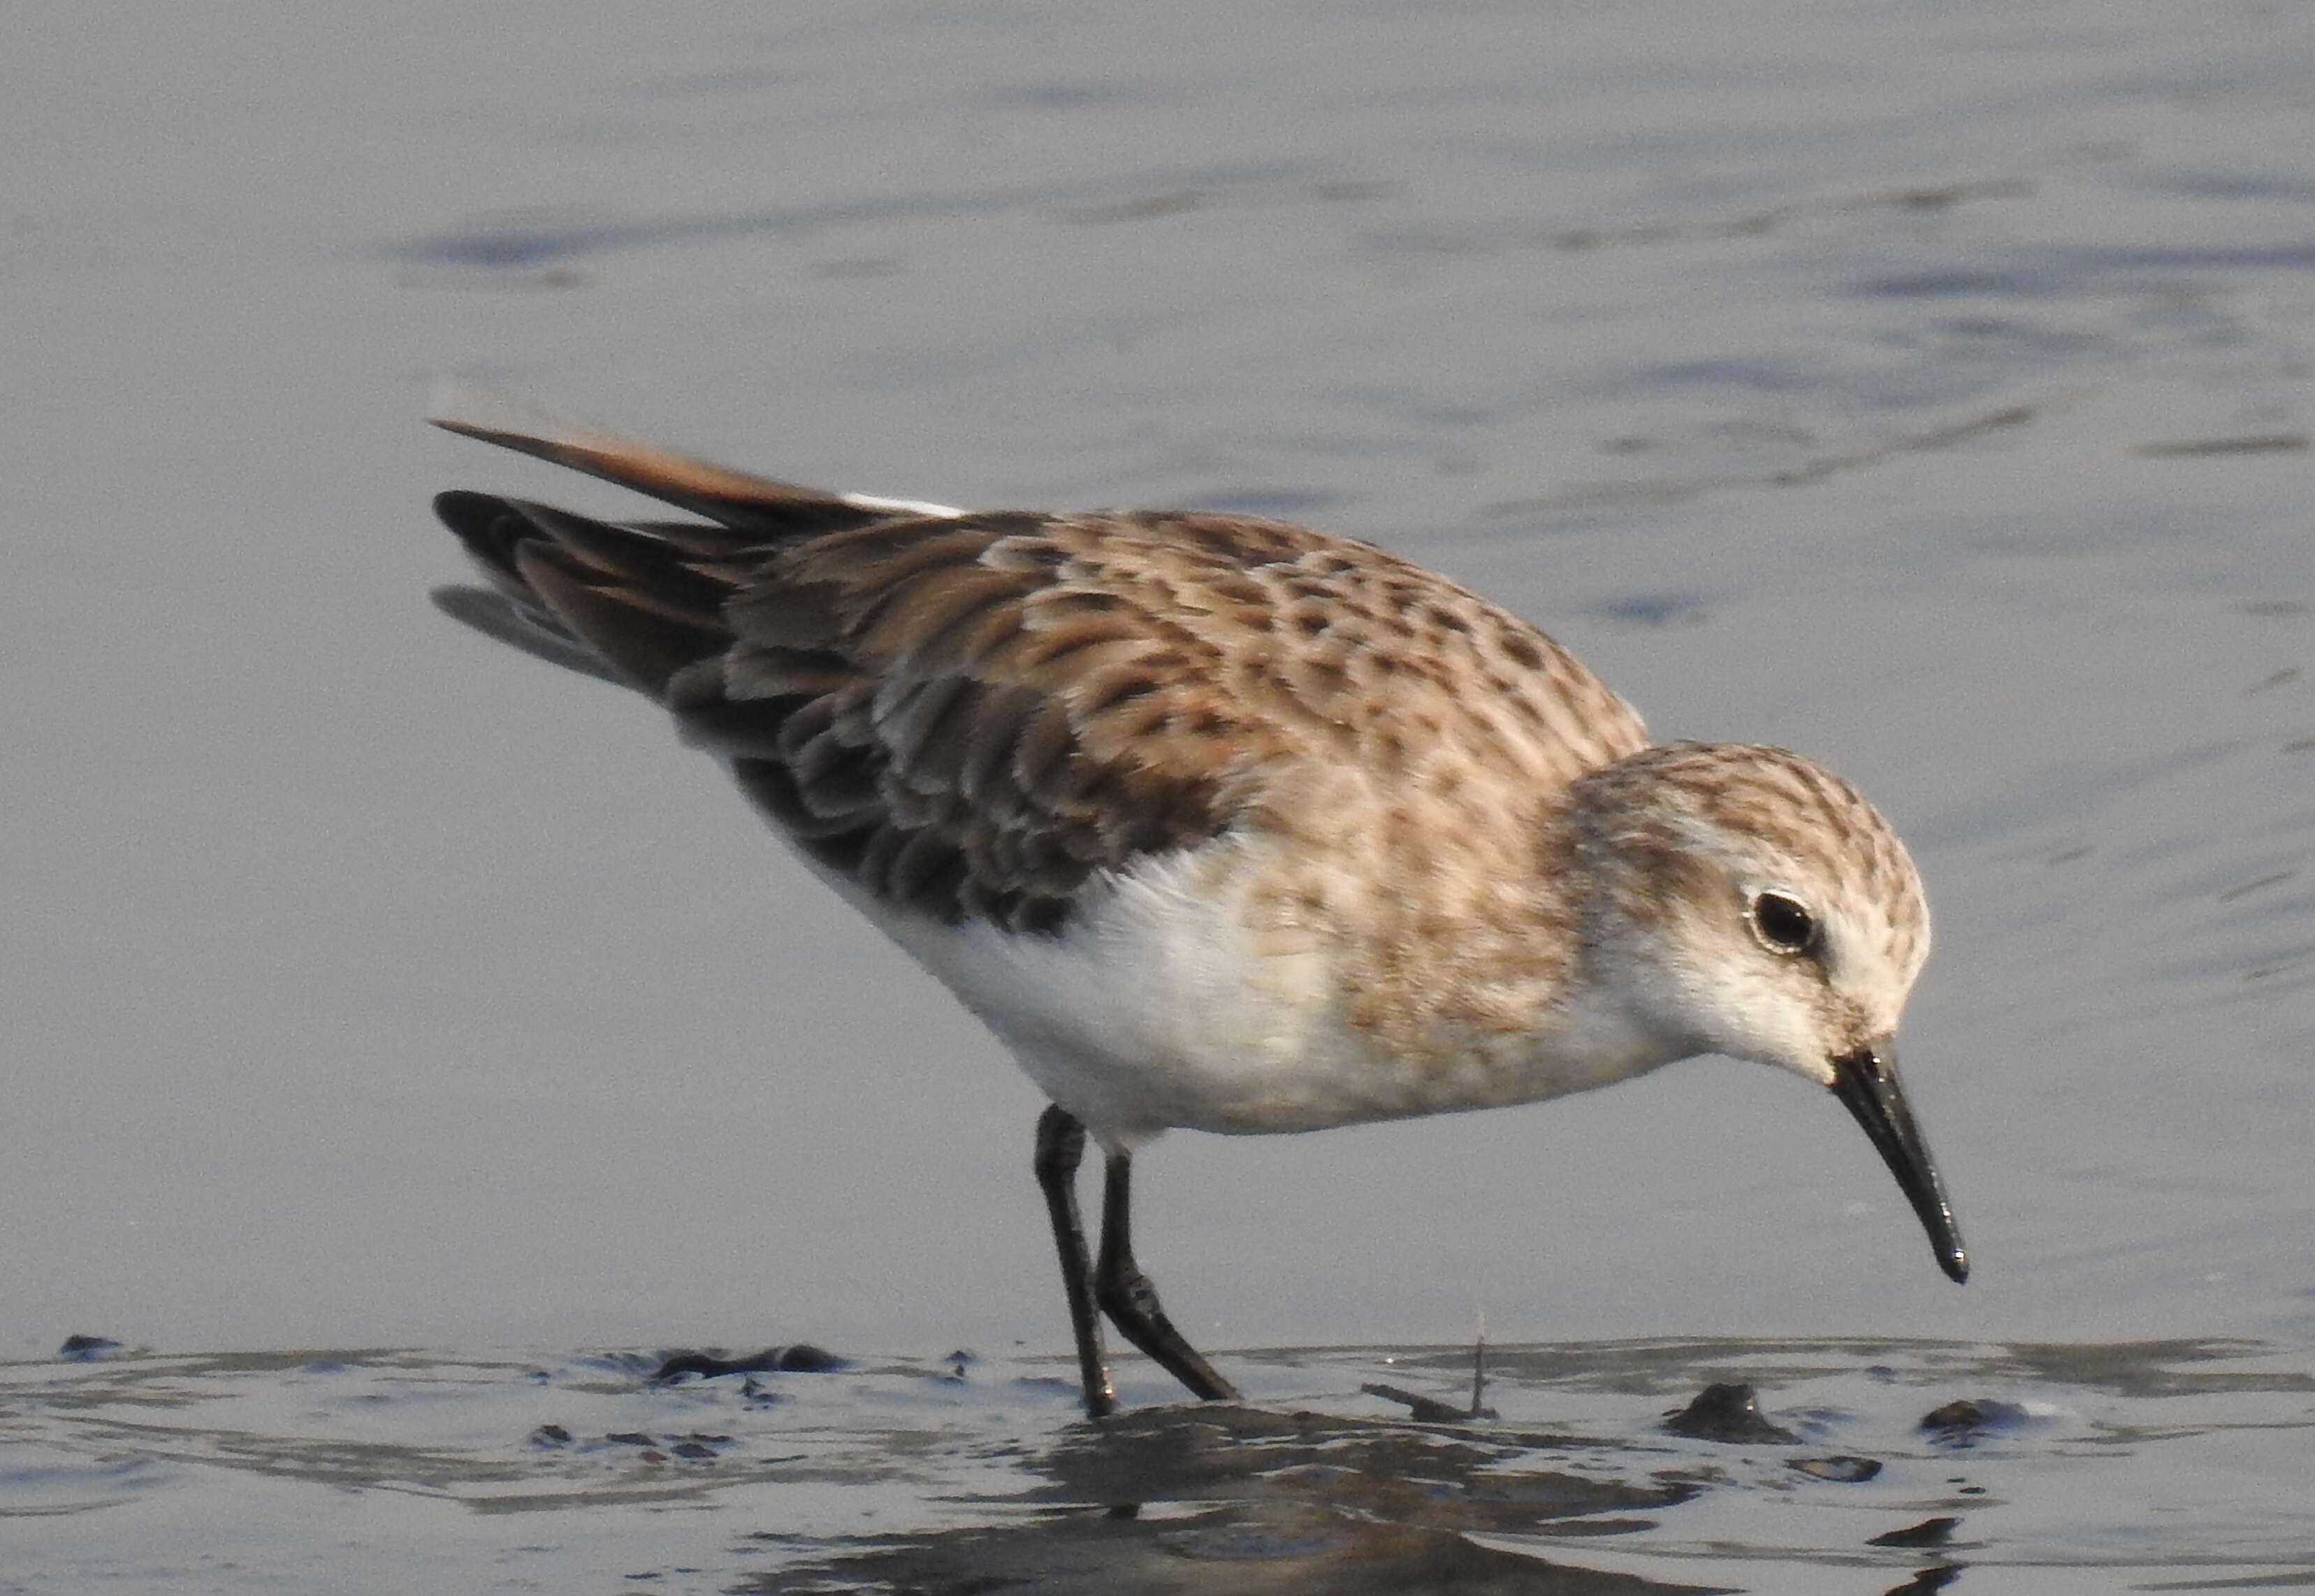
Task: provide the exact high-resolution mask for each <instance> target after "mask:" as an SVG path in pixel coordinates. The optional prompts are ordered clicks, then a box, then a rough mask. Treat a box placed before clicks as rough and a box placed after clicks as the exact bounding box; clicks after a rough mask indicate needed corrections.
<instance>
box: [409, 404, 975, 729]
mask: <svg viewBox="0 0 2315 1596" xmlns="http://www.w3.org/2000/svg"><path fill="white" fill-rule="evenodd" d="M431 419H432V420H433V421H434V424H435V425H436V426H439V427H442V428H445V429H447V430H449V431H452V432H457V433H459V434H461V435H463V436H465V437H468V438H477V439H482V440H483V441H484V442H486V443H494V444H497V445H499V446H500V447H501V448H510V449H513V450H515V451H516V452H518V453H520V454H526V455H531V456H535V457H537V458H539V459H543V460H551V461H553V462H554V463H555V464H557V465H568V466H571V467H572V468H573V469H575V470H579V471H583V472H586V473H588V474H590V475H592V476H598V477H601V478H602V479H604V480H605V481H607V482H613V483H618V484H620V485H621V486H623V487H626V488H632V489H634V490H635V491H636V492H642V493H646V494H649V495H651V496H652V497H653V498H656V499H659V500H661V501H665V502H667V503H669V504H672V505H674V506H676V507H677V508H679V509H681V510H689V511H691V512H693V513H694V514H696V515H701V516H705V517H707V518H708V519H706V520H705V521H670V520H649V521H636V522H627V523H620V522H613V521H602V520H596V519H591V518H590V517H587V516H581V515H574V514H572V512H570V511H569V510H557V509H555V508H554V507H553V506H551V505H545V504H535V503H532V502H530V501H527V500H521V499H510V498H507V497H504V496H502V495H500V494H496V493H476V492H463V491H460V492H448V493H443V494H441V495H439V497H437V498H436V500H435V501H434V510H435V513H436V514H437V515H438V516H439V517H440V518H441V519H442V524H443V525H444V526H446V527H448V528H449V529H450V530H451V531H452V532H454V533H456V534H457V537H458V541H459V542H460V543H462V544H463V545H466V553H467V554H468V555H469V556H471V557H472V559H473V560H474V563H475V567H476V568H477V569H478V570H479V571H480V572H482V574H483V578H484V580H485V581H488V582H489V584H490V586H489V587H488V588H487V589H485V588H477V587H465V586H459V587H448V588H442V589H438V590H436V592H435V594H434V600H435V602H436V603H437V604H438V605H439V606H440V607H441V608H442V609H443V610H444V612H445V613H447V614H448V615H450V616H453V617H455V618H456V619H457V620H460V621H464V622H465V623H466V624H467V625H470V626H473V627H475V629H476V630H477V631H480V632H483V633H484V634H488V635H490V636H492V637H494V638H497V639H498V640H499V641H501V642H502V643H511V644H512V645H514V646H515V647H517V648H519V649H521V650H522V651H523V652H526V653H529V654H533V655H536V656H537V657H538V658H539V659H542V660H545V661H550V662H552V663H554V664H556V665H561V666H564V667H566V668H568V669H573V670H580V671H584V672H585V673H587V674H588V675H590V676H595V677H599V678H602V679H604V680H606V681H612V682H616V683H619V684H621V685H622V686H626V687H637V688H640V689H641V690H643V691H644V692H647V693H650V694H652V696H655V697H661V698H662V699H664V697H665V695H666V689H667V686H668V682H669V679H670V678H671V677H673V676H674V675H675V674H676V673H677V672H679V671H680V670H681V669H684V667H686V666H687V665H692V664H696V663H697V662H698V661H703V660H705V659H708V658H709V657H710V656H713V655H718V654H721V653H723V652H724V651H726V650H727V649H729V648H730V647H731V646H732V624H731V621H730V618H729V616H728V615H727V609H728V607H729V606H730V604H731V601H732V597H733V595H734V594H735V593H737V592H738V591H740V590H741V589H742V587H743V585H746V584H749V583H750V582H751V581H754V580H755V579H756V578H757V577H758V575H759V574H760V573H761V572H763V570H764V568H765V565H766V563H767V561H768V560H771V559H774V558H776V557H777V555H778V554H779V553H780V551H781V550H783V549H786V548H790V547H793V546H794V545H797V544H800V543H804V542H807V541H809V540H811V539H812V538H815V537H820V536H827V535H829V534H831V533H836V532H842V531H855V530H859V529H862V528H870V527H883V526H896V525H899V524H900V523H903V522H909V521H920V520H925V519H928V518H947V517H953V516H955V515H957V514H959V513H961V512H959V511H956V510H949V509H948V508H947V507H945V506H943V505H936V504H925V503H919V502H918V501H913V500H900V499H869V498H864V497H860V496H857V495H852V494H843V493H829V492H822V491H820V489H817V488H806V487H799V486H797V485H796V484H795V483H784V482H777V481H775V480H774V479H772V478H770V477H765V476H756V475H752V474H749V473H746V472H741V471H732V470H729V469H727V468H725V467H723V466H721V465H710V464H708V463H707V462H705V461H704V460H695V459H693V458H691V457H688V456H685V455H679V454H675V453H673V452H671V451H670V450H667V449H662V448H656V447H654V446H652V445H651V444H646V443H639V442H636V441H634V439H625V438H621V437H617V436H616V435H614V434H612V433H608V432H605V431H601V430H598V429H596V428H594V427H591V426H589V425H588V424H587V423H585V422H583V421H574V420H572V419H571V418H570V417H568V416H563V415H558V414H556V413H555V412H552V411H549V410H545V409H542V408H540V407H538V406H537V405H532V404H527V403H521V402H519V401H517V400H512V399H507V398H503V397H501V396H498V395H491V394H484V393H480V392H475V391H471V390H453V391H451V392H449V393H448V394H446V395H444V396H443V397H442V399H441V401H440V402H439V403H438V405H437V408H436V412H435V414H434V415H433V417H432V418H431Z"/></svg>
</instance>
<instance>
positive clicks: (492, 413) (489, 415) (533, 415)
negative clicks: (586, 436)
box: [426, 377, 592, 439]
mask: <svg viewBox="0 0 2315 1596" xmlns="http://www.w3.org/2000/svg"><path fill="white" fill-rule="evenodd" d="M426 421H427V423H428V424H429V425H430V426H436V427H439V428H441V429H442V430H444V431H446V432H457V433H460V434H463V435H464V436H466V437H468V438H483V439H503V438H521V439H548V438H556V437H561V436H563V435H566V434H569V433H572V432H584V431H590V430H592V429H590V428H589V427H587V426H586V425H585V423H583V422H581V421H578V420H576V419H575V418H573V417H571V416H568V415H564V414H563V413H562V412H559V411H554V410H549V409H548V408H547V407H546V406H545V405H544V404H540V403H536V402H534V401H532V400H528V399H518V398H516V397H515V396H514V395H511V394H508V393H504V392H501V390H499V389H497V388H486V387H483V386H479V385H477V384H475V383H470V382H466V381H465V380H463V379H462V378H458V377H444V378H443V379H442V380H441V381H439V382H438V383H436V384H435V385H434V392H433V394H432V395H431V396H430V397H429V399H428V400H427V402H426Z"/></svg>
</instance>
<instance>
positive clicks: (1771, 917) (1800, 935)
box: [1752, 892, 1816, 953]
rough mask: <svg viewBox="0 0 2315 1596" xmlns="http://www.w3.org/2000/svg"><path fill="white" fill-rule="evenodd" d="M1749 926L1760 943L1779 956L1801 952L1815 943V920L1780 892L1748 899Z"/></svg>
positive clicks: (1766, 893)
mask: <svg viewBox="0 0 2315 1596" xmlns="http://www.w3.org/2000/svg"><path fill="white" fill-rule="evenodd" d="M1752 926H1753V928H1754V929H1756V930H1757V931H1759V932H1760V934H1761V941H1762V942H1765V943H1767V944H1769V945H1770V947H1772V948H1774V949H1776V950H1777V952H1778V953H1805V952H1807V951H1808V947H1809V944H1811V943H1813V942H1814V941H1815V940H1816V917H1815V916H1814V915H1813V914H1811V913H1809V911H1808V910H1807V909H1803V908H1802V907H1801V906H1800V905H1799V904H1797V903H1796V902H1794V901H1793V900H1791V899H1789V898H1787V897H1786V896H1785V895H1784V894H1783V893H1782V892H1763V893H1761V895H1760V896H1759V897H1758V898H1755V899H1753V900H1752Z"/></svg>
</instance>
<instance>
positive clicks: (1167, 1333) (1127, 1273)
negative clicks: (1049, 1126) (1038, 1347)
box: [1079, 1153, 1238, 1402]
mask: <svg viewBox="0 0 2315 1596" xmlns="http://www.w3.org/2000/svg"><path fill="white" fill-rule="evenodd" d="M1132 1188H1133V1157H1132V1155H1131V1154H1130V1153H1112V1154H1110V1156H1109V1168H1108V1172H1107V1174H1106V1175H1105V1176H1104V1179H1103V1182H1102V1202H1101V1264H1100V1266H1099V1267H1098V1268H1097V1269H1095V1272H1094V1280H1093V1292H1094V1299H1095V1301H1097V1302H1099V1303H1100V1304H1101V1307H1102V1311H1103V1312H1104V1313H1106V1314H1107V1315H1108V1316H1109V1318H1110V1322H1111V1323H1112V1324H1113V1325H1115V1326H1117V1328H1118V1331H1119V1333H1120V1334H1122V1335H1123V1336H1124V1337H1125V1339H1126V1340H1128V1341H1130V1342H1131V1343H1133V1344H1134V1345H1135V1346H1138V1347H1140V1349H1141V1350H1142V1351H1143V1352H1147V1353H1149V1355H1150V1356H1151V1357H1153V1358H1155V1359H1157V1360H1158V1362H1160V1363H1162V1364H1164V1365H1165V1366H1166V1371H1167V1372H1168V1373H1170V1374H1171V1375H1172V1376H1173V1377H1174V1378H1175V1379H1177V1380H1180V1381H1181V1382H1182V1383H1183V1384H1184V1385H1185V1386H1187V1387H1189V1388H1190V1389H1191V1391H1192V1392H1193V1394H1195V1395H1196V1396H1198V1397H1202V1398H1203V1399H1204V1400H1206V1401H1208V1402H1218V1401H1231V1402H1235V1401H1237V1399H1238V1392H1237V1387H1236V1386H1233V1385H1231V1384H1230V1383H1229V1381H1228V1380H1226V1379H1223V1378H1222V1377H1221V1376H1220V1375H1219V1374H1216V1373H1215V1372H1214V1366H1213V1365H1212V1364H1211V1363H1209V1362H1207V1361H1205V1359H1203V1358H1202V1357H1201V1356H1199V1355H1198V1349H1197V1348H1195V1347H1193V1346H1192V1345H1191V1344H1190V1343H1188V1342H1187V1341H1185V1340H1184V1339H1183V1337H1182V1333H1181V1332H1180V1331H1179V1330H1176V1329H1175V1328H1174V1322H1173V1321H1172V1320H1171V1319H1168V1318H1167V1317H1166V1310H1165V1309H1164V1308H1161V1307H1159V1306H1158V1288H1157V1287H1155V1286H1153V1285H1151V1284H1150V1283H1149V1276H1148V1275H1146V1274H1144V1273H1142V1272H1141V1267H1140V1265H1139V1264H1136V1263H1134V1261H1133V1190H1132ZM1079 1344H1080V1345H1082V1344H1083V1343H1082V1342H1080V1343H1079Z"/></svg>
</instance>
